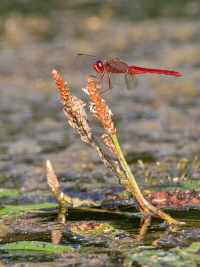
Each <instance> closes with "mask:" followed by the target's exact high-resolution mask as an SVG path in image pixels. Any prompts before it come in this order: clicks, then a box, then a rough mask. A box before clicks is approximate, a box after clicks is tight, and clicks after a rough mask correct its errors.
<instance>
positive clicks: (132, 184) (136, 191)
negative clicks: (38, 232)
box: [111, 135, 182, 224]
mask: <svg viewBox="0 0 200 267" xmlns="http://www.w3.org/2000/svg"><path fill="white" fill-rule="evenodd" d="M111 138H112V140H113V143H114V145H115V148H116V150H117V152H118V154H119V161H120V164H121V166H122V168H123V169H124V171H125V173H126V177H127V179H128V182H129V183H128V186H127V187H128V188H127V189H128V191H129V192H131V193H132V195H133V196H134V198H135V199H136V201H137V202H138V205H139V207H140V210H141V212H142V213H143V214H145V215H148V214H151V212H153V213H155V214H156V215H158V216H159V217H161V218H162V219H164V220H165V221H167V222H169V223H173V224H182V223H181V222H179V221H177V220H175V219H173V218H172V217H171V216H169V215H168V214H166V213H164V212H163V211H161V210H159V209H157V208H155V207H154V206H152V205H151V204H150V203H149V202H148V201H147V200H146V199H145V198H144V196H143V195H142V192H141V190H140V188H139V186H138V184H137V182H136V180H135V178H134V176H133V174H132V172H131V170H130V168H129V166H128V163H127V161H126V159H125V157H124V155H123V153H122V150H121V147H120V145H119V142H118V139H117V136H116V135H111Z"/></svg>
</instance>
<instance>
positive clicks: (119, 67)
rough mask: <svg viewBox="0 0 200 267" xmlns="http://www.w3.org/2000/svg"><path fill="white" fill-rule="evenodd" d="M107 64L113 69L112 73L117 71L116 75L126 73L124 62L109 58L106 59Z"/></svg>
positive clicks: (126, 66)
mask: <svg viewBox="0 0 200 267" xmlns="http://www.w3.org/2000/svg"><path fill="white" fill-rule="evenodd" d="M107 62H108V64H109V65H110V66H111V67H113V71H114V72H115V71H116V72H117V71H119V72H118V73H120V72H123V73H124V72H126V71H127V69H128V67H129V66H128V65H127V64H126V62H125V61H123V60H121V59H118V58H109V59H107Z"/></svg>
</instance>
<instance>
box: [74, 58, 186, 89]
mask: <svg viewBox="0 0 200 267" xmlns="http://www.w3.org/2000/svg"><path fill="white" fill-rule="evenodd" d="M77 57H78V60H79V61H80V62H83V63H87V64H89V65H93V68H94V70H95V71H96V72H97V75H96V76H94V75H90V76H91V77H93V78H97V79H99V80H100V81H99V82H98V83H103V82H106V83H108V84H109V88H108V89H107V90H105V91H104V92H102V93H105V92H107V91H110V90H111V89H112V88H113V85H122V84H124V81H125V84H126V88H127V89H128V90H133V89H135V88H136V87H137V84H138V79H137V78H136V77H135V74H141V73H158V74H165V75H172V76H183V75H182V74H180V73H178V72H176V71H170V70H160V69H148V68H141V67H137V66H129V65H128V64H127V63H126V62H125V61H123V60H121V59H118V58H112V57H97V56H91V55H86V54H78V56H77Z"/></svg>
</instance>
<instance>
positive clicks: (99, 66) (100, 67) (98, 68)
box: [93, 60, 104, 72]
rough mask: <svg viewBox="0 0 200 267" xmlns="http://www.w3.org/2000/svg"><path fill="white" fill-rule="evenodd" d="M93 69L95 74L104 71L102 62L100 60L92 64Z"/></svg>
mask: <svg viewBox="0 0 200 267" xmlns="http://www.w3.org/2000/svg"><path fill="white" fill-rule="evenodd" d="M93 68H94V70H96V72H102V71H103V69H104V67H103V63H102V61H101V60H97V61H96V62H95V63H94V64H93Z"/></svg>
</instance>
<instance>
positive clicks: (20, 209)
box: [0, 203, 58, 217]
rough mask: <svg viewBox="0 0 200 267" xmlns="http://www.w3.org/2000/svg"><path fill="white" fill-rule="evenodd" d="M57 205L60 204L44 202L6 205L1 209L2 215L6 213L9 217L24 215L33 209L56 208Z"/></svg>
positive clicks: (0, 213)
mask: <svg viewBox="0 0 200 267" xmlns="http://www.w3.org/2000/svg"><path fill="white" fill-rule="evenodd" d="M57 206H58V204H57V203H42V204H34V205H16V206H10V205H6V206H4V207H2V208H1V209H0V217H1V215H2V216H4V215H6V217H8V215H9V217H16V216H22V215H25V214H27V213H28V212H31V211H33V210H41V209H49V208H56V207H57Z"/></svg>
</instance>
